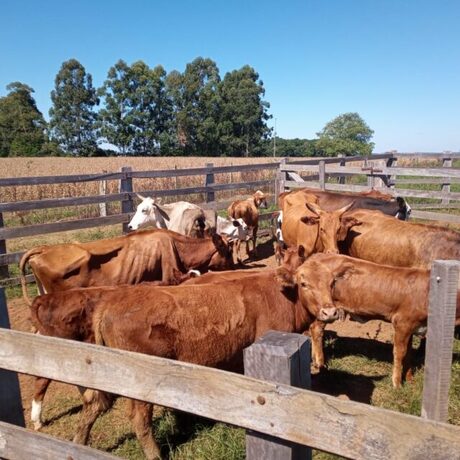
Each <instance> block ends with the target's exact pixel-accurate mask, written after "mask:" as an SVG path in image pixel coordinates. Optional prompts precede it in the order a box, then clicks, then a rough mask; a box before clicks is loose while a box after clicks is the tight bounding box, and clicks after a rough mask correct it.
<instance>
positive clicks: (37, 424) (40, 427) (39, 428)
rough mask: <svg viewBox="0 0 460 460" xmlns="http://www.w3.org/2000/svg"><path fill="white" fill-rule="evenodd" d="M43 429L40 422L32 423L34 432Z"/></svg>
mask: <svg viewBox="0 0 460 460" xmlns="http://www.w3.org/2000/svg"><path fill="white" fill-rule="evenodd" d="M42 428H43V423H42V422H34V430H35V431H40V430H41V429H42Z"/></svg>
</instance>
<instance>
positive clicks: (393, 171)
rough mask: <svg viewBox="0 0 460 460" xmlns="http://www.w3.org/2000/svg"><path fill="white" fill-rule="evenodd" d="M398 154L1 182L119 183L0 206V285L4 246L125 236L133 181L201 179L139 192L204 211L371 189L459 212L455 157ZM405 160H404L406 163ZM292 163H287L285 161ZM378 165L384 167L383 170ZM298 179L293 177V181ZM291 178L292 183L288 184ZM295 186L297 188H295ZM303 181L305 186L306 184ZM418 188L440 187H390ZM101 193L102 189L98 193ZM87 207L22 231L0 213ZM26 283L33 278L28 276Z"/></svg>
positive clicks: (6, 258) (13, 259) (4, 275)
mask: <svg viewBox="0 0 460 460" xmlns="http://www.w3.org/2000/svg"><path fill="white" fill-rule="evenodd" d="M401 156H403V154H398V153H385V154H376V155H371V156H369V157H367V158H363V157H361V156H356V157H334V158H324V159H318V158H310V159H295V160H293V161H287V160H282V161H281V162H273V163H272V162H270V163H268V162H267V163H260V164H249V165H233V166H214V165H213V164H212V163H208V164H207V165H206V166H205V167H200V168H184V169H168V170H156V171H132V170H131V168H128V167H123V168H121V171H120V172H110V173H101V174H77V175H65V176H37V177H20V178H0V188H1V187H11V186H23V185H28V186H33V185H36V186H39V185H43V184H64V183H81V182H94V181H96V182H99V183H101V182H104V181H107V180H117V181H119V187H118V188H119V193H113V194H108V195H92V196H78V197H71V198H51V199H41V200H29V201H18V202H6V203H0V284H3V285H10V284H17V283H18V282H19V279H18V278H9V275H8V270H7V268H8V267H7V266H8V265H9V264H15V263H18V262H19V260H20V258H21V256H22V254H23V253H24V251H18V252H12V253H7V250H6V240H9V239H14V238H23V237H28V236H34V235H44V234H48V233H55V232H63V231H69V230H80V229H85V228H94V227H99V226H105V225H114V224H122V226H123V230H124V231H127V223H128V222H129V220H130V218H131V216H132V213H133V211H134V201H133V200H134V198H135V196H136V193H135V192H134V190H133V179H148V178H177V177H185V176H204V177H203V186H200V187H182V188H174V189H170V190H165V189H163V190H160V189H157V190H143V191H142V193H143V194H146V195H153V196H155V197H171V196H184V195H193V194H203V195H204V197H205V202H204V203H201V204H202V206H203V207H205V208H212V209H216V210H221V209H225V208H226V207H227V206H228V204H229V203H230V201H215V193H216V192H221V191H233V190H234V191H236V190H251V191H253V190H254V189H257V188H262V189H263V188H267V187H272V186H273V187H274V189H275V198H276V195H277V193H278V192H279V191H281V189H282V190H286V189H290V188H295V187H299V186H309V187H318V188H323V189H326V188H327V189H328V190H342V191H362V190H368V189H369V188H370V187H373V188H376V189H378V190H381V191H383V192H390V193H393V194H398V195H401V196H405V197H418V198H433V199H440V200H442V201H441V203H440V204H432V205H421V207H422V208H424V207H426V208H428V207H429V208H432V209H436V208H437V207H443V208H449V207H450V208H460V203H452V201H455V200H460V193H455V192H450V184H451V183H452V184H454V183H460V169H456V168H452V166H451V165H452V159H455V158H460V153H451V152H444V153H436V154H435V153H431V154H417V155H411V158H414V157H416V158H427V157H428V156H429V157H430V158H436V159H442V161H443V168H401V167H397V160H398V157H399V158H401ZM407 157H408V156H406V158H407ZM289 160H291V159H289ZM353 162H361V163H363V165H362V166H360V167H357V166H350V163H353ZM382 163H383V165H382ZM263 170H265V171H273V173H275V172H276V177H275V178H274V179H273V180H272V179H269V180H257V181H246V182H236V183H215V180H214V177H215V175H216V174H232V173H242V172H250V171H263ZM301 172H304V173H305V172H306V173H308V174H307V176H304V177H301V176H299V174H298V173H301ZM295 175H297V177H296V176H295ZM356 175H365V176H367V178H368V179H367V185H356V184H346V183H345V177H347V176H348V177H350V176H356ZM398 175H403V176H409V177H410V176H424V178H421V179H420V178H419V177H416V178H413V179H412V178H410V179H407V178H405V179H397V176H398ZM293 177H294V179H293ZM330 178H338V183H328V179H330ZM299 180H300V183H299ZM303 180H305V181H307V182H306V183H305V182H303ZM409 182H410V183H418V184H426V183H430V184H439V185H440V187H441V190H440V191H420V190H409V189H401V188H395V185H397V184H402V183H409ZM101 189H103V187H101ZM113 202H118V203H121V213H118V214H112V215H107V212H106V208H105V207H104V206H103V205H105V204H107V203H113ZM88 204H99V206H100V217H91V218H84V219H74V220H68V221H62V222H53V223H44V224H33V225H27V226H17V227H11V228H8V227H5V226H4V222H3V213H6V212H23V211H33V210H40V209H49V208H63V207H71V206H81V205H88ZM412 215H413V216H415V217H420V218H423V219H434V220H444V221H448V222H454V223H460V217H458V216H453V215H451V214H439V213H434V212H426V211H418V210H416V211H413V214H412ZM268 217H269V215H262V216H261V219H262V220H263V219H266V218H268ZM28 279H29V280H32V278H31V277H30V276H29V277H28Z"/></svg>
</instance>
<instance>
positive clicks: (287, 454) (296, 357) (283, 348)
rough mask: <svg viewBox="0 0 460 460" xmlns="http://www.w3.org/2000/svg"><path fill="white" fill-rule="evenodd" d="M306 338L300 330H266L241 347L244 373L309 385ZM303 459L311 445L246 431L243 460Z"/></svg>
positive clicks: (304, 459) (295, 384) (256, 376)
mask: <svg viewBox="0 0 460 460" xmlns="http://www.w3.org/2000/svg"><path fill="white" fill-rule="evenodd" d="M310 356H311V346H310V339H309V338H307V337H305V336H304V335H301V334H286V333H283V332H278V331H269V332H267V333H266V334H265V335H264V336H263V337H261V338H260V339H258V340H257V341H256V342H255V343H254V344H252V345H251V346H250V347H248V348H246V349H245V350H244V374H245V375H247V376H248V377H254V378H256V379H261V380H265V381H268V382H274V383H284V384H286V385H292V386H294V387H297V388H305V389H310V386H311V376H310ZM261 458H263V459H264V460H306V459H310V458H311V449H309V448H307V447H306V446H302V445H299V444H294V443H290V442H286V441H280V440H279V439H276V438H272V437H270V436H267V435H261V434H258V433H254V432H251V431H249V432H247V433H246V459H247V460H259V459H261Z"/></svg>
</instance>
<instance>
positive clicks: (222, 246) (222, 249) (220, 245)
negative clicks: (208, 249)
mask: <svg viewBox="0 0 460 460" xmlns="http://www.w3.org/2000/svg"><path fill="white" fill-rule="evenodd" d="M211 238H212V242H213V243H214V246H215V247H216V249H217V251H218V252H219V254H225V253H226V252H227V251H228V243H226V242H225V241H224V239H223V238H222V237H221V236H220V235H219V234H217V233H213V234H212V236H211Z"/></svg>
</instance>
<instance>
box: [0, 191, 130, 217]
mask: <svg viewBox="0 0 460 460" xmlns="http://www.w3.org/2000/svg"><path fill="white" fill-rule="evenodd" d="M128 196H129V195H128V194H127V193H114V194H110V195H103V196H101V195H89V196H78V197H74V198H53V199H43V200H31V201H15V202H11V203H0V212H2V211H3V212H13V211H34V210H36V209H47V208H64V207H68V206H83V205H87V204H97V203H106V202H111V201H122V200H125V199H127V198H128Z"/></svg>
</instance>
